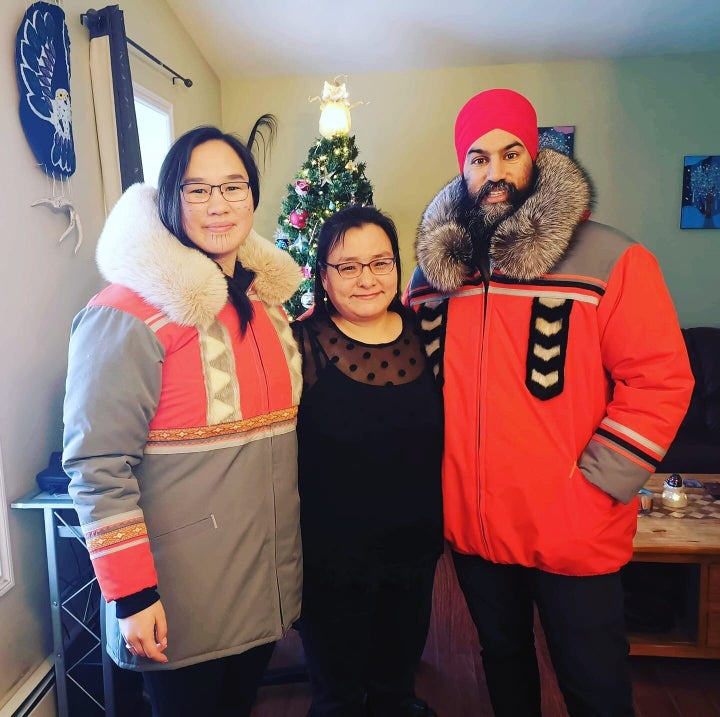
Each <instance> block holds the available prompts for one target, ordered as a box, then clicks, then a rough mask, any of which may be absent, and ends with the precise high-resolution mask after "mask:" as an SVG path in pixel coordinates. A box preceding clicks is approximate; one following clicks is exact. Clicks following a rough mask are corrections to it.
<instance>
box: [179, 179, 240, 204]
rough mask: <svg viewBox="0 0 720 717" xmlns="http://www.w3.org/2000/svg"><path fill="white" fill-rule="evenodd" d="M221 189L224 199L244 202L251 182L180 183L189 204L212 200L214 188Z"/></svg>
mask: <svg viewBox="0 0 720 717" xmlns="http://www.w3.org/2000/svg"><path fill="white" fill-rule="evenodd" d="M215 188H217V189H219V190H220V194H222V196H223V199H227V201H228V202H242V201H243V199H247V198H248V194H249V193H250V182H223V183H222V184H203V183H202V182H188V183H187V184H181V185H180V191H181V192H182V196H183V199H184V200H185V201H186V202H188V204H205V202H209V201H210V197H211V196H212V191H213V189H215Z"/></svg>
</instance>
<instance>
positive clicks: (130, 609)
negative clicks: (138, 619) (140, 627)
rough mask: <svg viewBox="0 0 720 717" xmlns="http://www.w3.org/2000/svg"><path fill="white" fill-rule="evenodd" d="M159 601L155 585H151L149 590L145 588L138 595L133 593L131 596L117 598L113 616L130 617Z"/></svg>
mask: <svg viewBox="0 0 720 717" xmlns="http://www.w3.org/2000/svg"><path fill="white" fill-rule="evenodd" d="M159 599H160V595H159V593H158V591H157V585H153V586H152V587H151V588H145V589H144V590H141V591H140V592H139V593H133V594H132V595H126V596H125V597H121V598H118V599H117V600H116V601H115V616H116V617H130V616H131V615H134V614H135V613H136V612H140V611H141V610H144V609H145V608H146V607H150V606H151V605H152V604H153V603H156V602H157V601H158V600H159Z"/></svg>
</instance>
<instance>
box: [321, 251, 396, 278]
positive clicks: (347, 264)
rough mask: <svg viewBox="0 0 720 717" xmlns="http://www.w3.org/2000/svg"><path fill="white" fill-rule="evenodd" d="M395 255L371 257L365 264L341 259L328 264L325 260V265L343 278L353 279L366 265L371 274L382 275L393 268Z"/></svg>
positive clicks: (388, 272)
mask: <svg viewBox="0 0 720 717" xmlns="http://www.w3.org/2000/svg"><path fill="white" fill-rule="evenodd" d="M395 261H396V260H395V257H394V256H384V257H382V258H381V259H373V260H372V261H369V262H368V263H367V264H363V263H362V262H361V261H343V262H340V263H339V264H329V263H328V262H325V264H324V265H325V266H331V267H332V268H333V269H335V271H337V273H338V274H340V276H341V277H342V278H343V279H354V278H356V277H358V276H360V274H362V272H363V269H364V268H365V267H366V266H367V267H368V268H369V269H370V271H371V272H372V273H373V274H376V275H378V276H382V275H383V274H390V273H391V272H392V270H393V269H394V268H395Z"/></svg>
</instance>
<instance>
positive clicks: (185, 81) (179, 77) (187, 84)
mask: <svg viewBox="0 0 720 717" xmlns="http://www.w3.org/2000/svg"><path fill="white" fill-rule="evenodd" d="M125 39H126V40H127V41H128V44H129V45H132V46H133V47H134V48H135V49H136V50H139V51H140V52H142V54H143V55H146V56H147V57H149V58H150V59H151V60H152V61H153V62H157V64H158V65H160V67H162V68H163V69H165V70H167V71H168V72H169V73H170V74H171V75H172V76H173V78H172V82H173V85H174V84H175V80H182V81H183V84H184V85H185V87H192V85H193V81H192V80H189V79H188V78H187V77H183V76H182V75H179V74H178V73H177V72H175V70H173V69H172V67H168V66H167V65H166V64H165V63H164V62H161V61H160V60H158V58H157V57H155V55H151V54H150V53H149V52H148V51H147V50H146V49H145V48H144V47H140V45H138V44H137V42H135V41H134V40H131V39H130V38H129V37H126V38H125Z"/></svg>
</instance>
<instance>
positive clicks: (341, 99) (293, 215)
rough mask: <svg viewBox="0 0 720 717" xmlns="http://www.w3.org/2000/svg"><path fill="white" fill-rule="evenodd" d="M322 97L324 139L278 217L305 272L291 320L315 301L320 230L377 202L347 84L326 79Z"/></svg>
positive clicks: (290, 306) (280, 242) (285, 245)
mask: <svg viewBox="0 0 720 717" xmlns="http://www.w3.org/2000/svg"><path fill="white" fill-rule="evenodd" d="M308 100H309V102H315V101H317V100H320V122H319V124H318V129H319V132H320V135H321V136H320V137H317V138H315V139H314V140H313V142H312V143H311V145H310V149H309V151H308V158H307V160H306V161H305V162H304V164H303V165H302V167H301V168H300V169H299V170H298V172H297V173H296V175H295V178H294V179H293V180H292V182H291V183H290V184H288V185H287V195H286V196H285V198H284V199H283V200H282V213H281V214H280V216H279V217H278V228H277V230H276V231H275V240H276V244H277V246H278V247H280V248H281V249H284V250H285V251H288V252H289V253H290V255H291V256H292V257H293V259H295V261H297V263H298V264H299V265H300V267H301V269H302V272H303V281H302V283H301V284H300V288H299V289H298V291H297V293H296V294H295V295H294V296H293V297H292V298H291V299H290V300H289V301H288V302H287V303H286V304H285V308H286V310H287V312H288V314H289V315H290V317H291V318H295V317H297V316H299V315H300V314H302V313H303V312H304V311H306V310H307V309H308V308H309V307H310V306H311V305H312V299H313V286H314V283H315V276H314V271H315V258H316V255H317V234H318V232H319V231H320V227H322V224H323V222H324V221H325V219H327V217H329V216H331V215H332V214H333V213H334V212H336V211H338V210H339V209H342V208H344V207H346V206H348V205H349V204H372V185H371V184H370V181H369V180H368V179H367V177H366V176H365V163H364V162H358V161H357V156H358V150H357V147H356V146H355V137H354V136H352V135H351V134H350V127H351V121H350V110H351V109H352V108H353V107H356V106H357V105H359V104H363V103H362V102H355V103H354V104H350V102H349V100H348V91H347V88H346V86H345V83H340V82H338V78H337V77H336V78H335V80H334V81H333V82H332V83H330V82H325V83H324V87H323V94H322V97H312V98H308Z"/></svg>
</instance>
